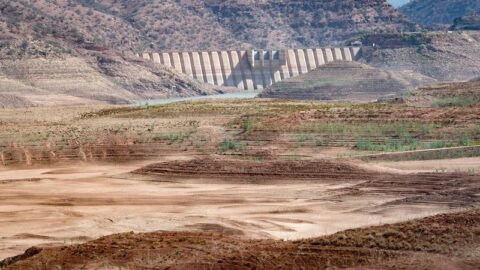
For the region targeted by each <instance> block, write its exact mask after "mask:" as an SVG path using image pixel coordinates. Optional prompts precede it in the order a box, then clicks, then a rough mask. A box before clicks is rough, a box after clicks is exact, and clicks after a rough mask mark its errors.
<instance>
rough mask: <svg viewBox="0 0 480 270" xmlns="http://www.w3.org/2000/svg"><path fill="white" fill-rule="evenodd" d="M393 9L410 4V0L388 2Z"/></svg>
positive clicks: (391, 0)
mask: <svg viewBox="0 0 480 270" xmlns="http://www.w3.org/2000/svg"><path fill="white" fill-rule="evenodd" d="M388 2H390V4H392V5H393V6H394V7H400V6H403V5H405V4H406V3H408V2H410V0H388Z"/></svg>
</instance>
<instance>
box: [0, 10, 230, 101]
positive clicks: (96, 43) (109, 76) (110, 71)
mask: <svg viewBox="0 0 480 270" xmlns="http://www.w3.org/2000/svg"><path fill="white" fill-rule="evenodd" d="M89 14H91V15H92V16H97V15H98V16H97V17H95V19H91V18H89ZM0 15H1V16H0V28H1V29H2V33H1V34H0V107H18V106H30V105H54V104H55V105H71V104H92V103H113V104H125V103H132V102H135V101H138V100H143V99H149V98H164V97H177V96H192V95H200V94H208V93H217V92H219V91H224V90H223V89H212V87H210V86H207V85H202V84H200V83H198V82H196V81H194V80H192V79H190V78H188V77H186V76H184V75H181V74H177V73H175V72H173V71H172V70H169V69H166V68H163V67H160V66H156V65H152V64H151V63H149V62H146V61H142V60H139V59H137V58H134V57H133V53H128V52H129V50H133V49H134V47H133V45H132V46H130V43H129V40H139V36H140V34H139V33H137V32H136V30H135V29H134V28H132V27H131V26H129V25H128V24H125V23H123V22H122V21H121V20H120V19H118V18H114V17H113V16H108V15H106V14H100V13H99V12H95V11H92V10H91V9H87V8H85V7H83V6H82V5H80V4H78V3H75V2H73V1H55V2H52V1H43V0H40V1H35V2H30V1H15V2H14V1H0ZM111 29H115V30H116V31H118V33H117V34H119V35H116V34H115V35H112V31H111ZM122 44H123V45H122ZM123 50H126V52H127V53H123ZM129 55H132V56H129Z"/></svg>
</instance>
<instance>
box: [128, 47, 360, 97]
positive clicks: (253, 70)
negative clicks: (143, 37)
mask: <svg viewBox="0 0 480 270" xmlns="http://www.w3.org/2000/svg"><path fill="white" fill-rule="evenodd" d="M359 53H360V47H341V48H316V49H286V50H248V51H246V50H240V51H210V52H205V51H204V52H170V53H165V52H164V53H142V54H137V56H138V57H142V58H144V59H146V60H150V61H153V62H154V63H157V64H161V65H164V66H166V67H169V68H172V69H174V70H176V71H178V72H180V73H183V74H186V75H188V76H190V77H192V78H193V79H196V80H198V81H201V82H204V83H209V84H212V85H217V86H227V87H237V88H239V89H244V90H261V89H264V88H266V87H268V86H270V85H272V84H273V83H276V82H279V81H282V80H285V79H288V78H291V77H295V76H298V75H300V74H305V73H308V72H309V71H311V70H312V69H316V68H317V67H319V66H322V65H325V64H326V63H329V62H333V61H354V60H355V59H356V57H357V56H358V54H359Z"/></svg>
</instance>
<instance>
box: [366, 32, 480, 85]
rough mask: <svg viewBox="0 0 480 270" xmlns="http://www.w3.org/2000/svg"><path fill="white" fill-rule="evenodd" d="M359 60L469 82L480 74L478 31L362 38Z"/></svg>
mask: <svg viewBox="0 0 480 270" xmlns="http://www.w3.org/2000/svg"><path fill="white" fill-rule="evenodd" d="M363 43H364V44H365V45H370V44H373V43H375V44H376V46H375V47H370V48H364V49H363V50H362V55H361V59H360V61H362V62H364V63H366V64H368V65H371V66H374V67H377V68H383V69H388V70H391V71H405V70H409V71H412V72H415V73H419V74H422V75H424V76H428V77H431V78H434V79H436V80H438V81H468V80H471V79H473V78H475V77H478V74H480V53H478V52H479V51H480V32H474V31H471V32H463V33H462V32H451V33H447V32H429V33H412V34H402V35H398V34H376V35H366V36H364V37H363Z"/></svg>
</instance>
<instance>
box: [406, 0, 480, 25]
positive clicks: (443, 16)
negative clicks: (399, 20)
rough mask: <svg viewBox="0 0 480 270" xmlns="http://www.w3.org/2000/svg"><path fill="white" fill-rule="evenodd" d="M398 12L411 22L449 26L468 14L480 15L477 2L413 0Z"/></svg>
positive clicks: (479, 3) (472, 0)
mask: <svg viewBox="0 0 480 270" xmlns="http://www.w3.org/2000/svg"><path fill="white" fill-rule="evenodd" d="M400 11H401V12H402V13H403V14H405V15H407V17H409V18H410V19H411V20H412V21H415V22H418V23H421V24H424V25H435V24H445V25H451V24H452V23H453V20H454V19H455V18H458V17H463V16H465V15H468V14H470V13H480V1H478V0H413V1H410V2H409V3H408V4H406V5H404V6H402V7H401V8H400Z"/></svg>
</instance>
